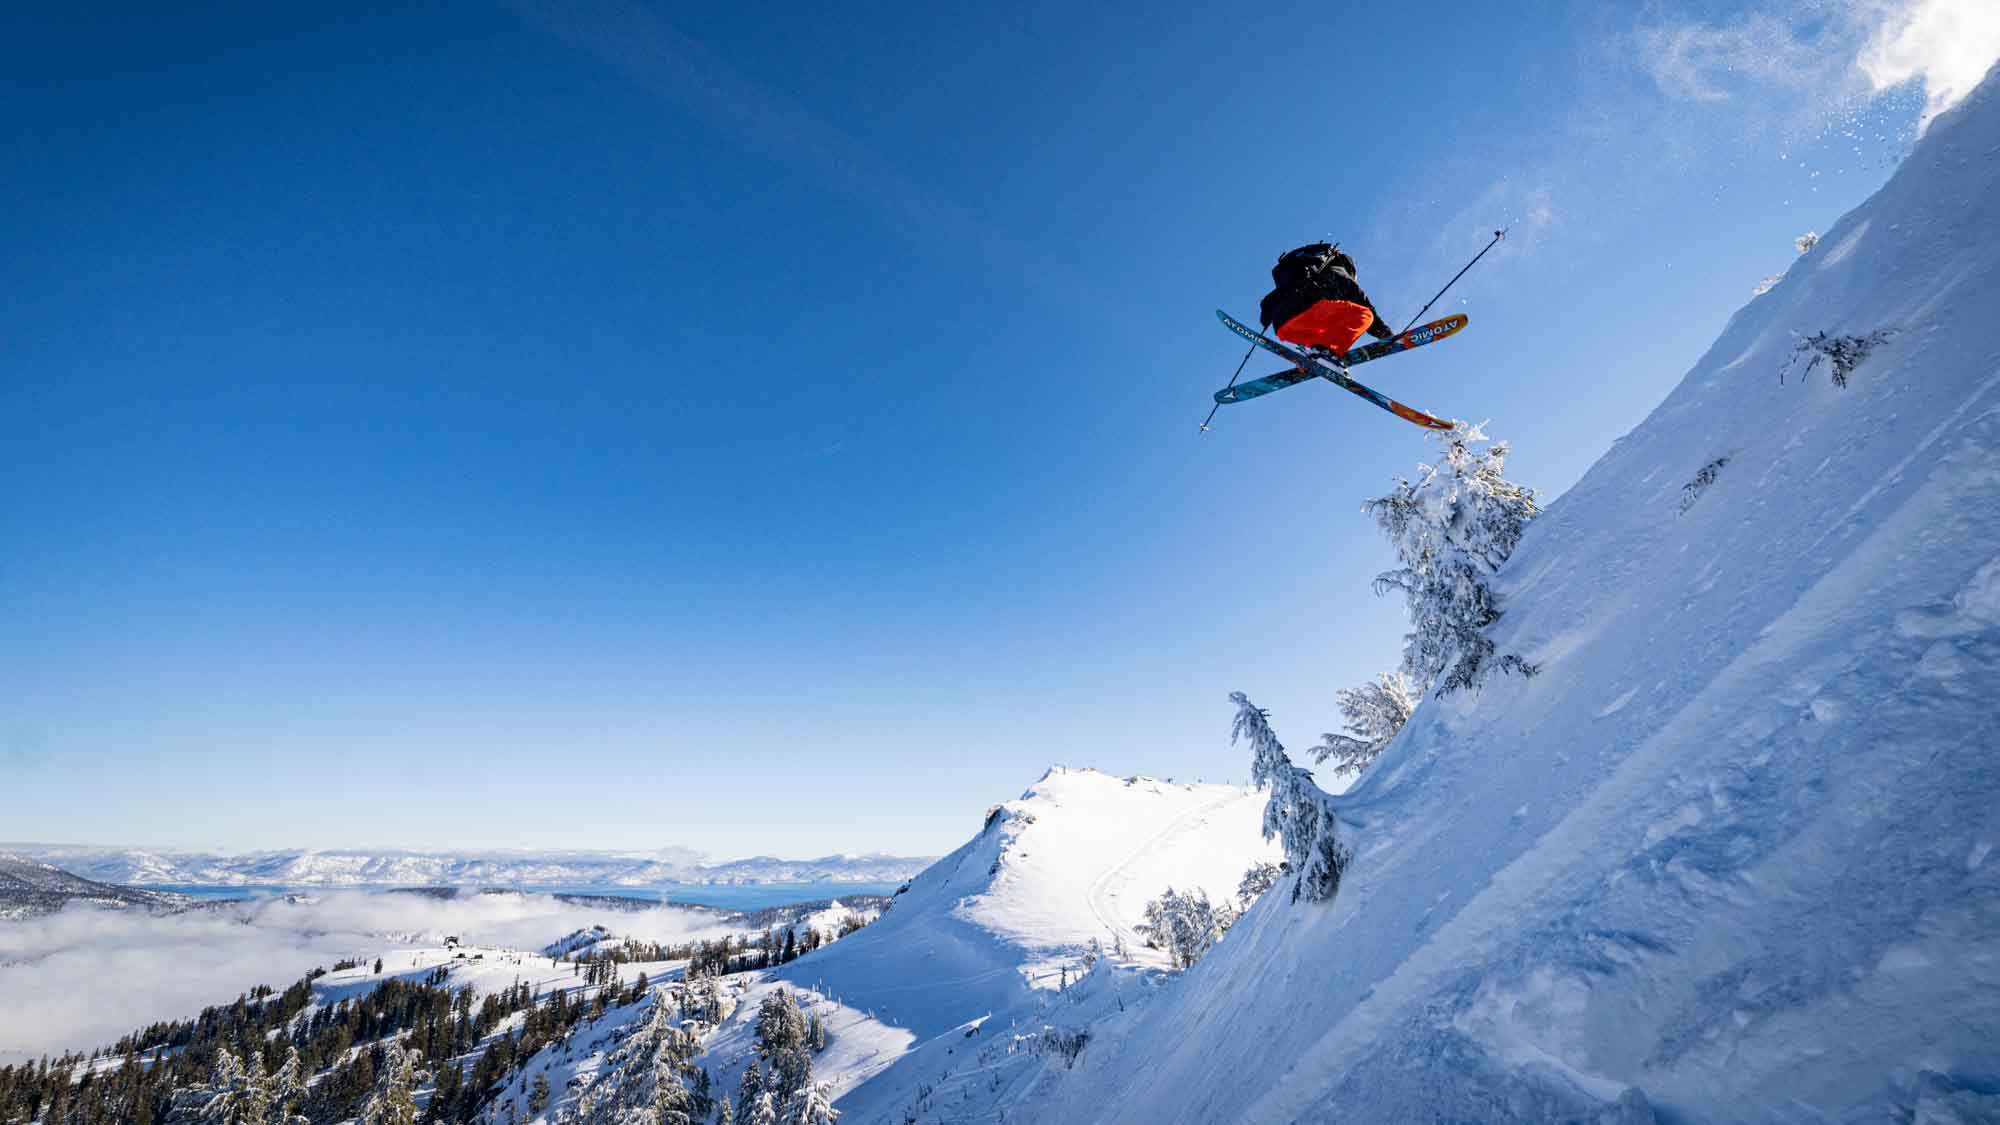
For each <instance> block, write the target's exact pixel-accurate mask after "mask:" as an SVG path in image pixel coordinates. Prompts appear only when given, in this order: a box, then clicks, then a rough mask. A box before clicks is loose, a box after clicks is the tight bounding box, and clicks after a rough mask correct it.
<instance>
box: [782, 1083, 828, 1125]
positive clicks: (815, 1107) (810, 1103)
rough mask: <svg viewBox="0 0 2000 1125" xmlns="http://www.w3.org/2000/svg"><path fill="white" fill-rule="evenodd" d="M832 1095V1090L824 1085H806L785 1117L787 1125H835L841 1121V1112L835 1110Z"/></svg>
mask: <svg viewBox="0 0 2000 1125" xmlns="http://www.w3.org/2000/svg"><path fill="white" fill-rule="evenodd" d="M831 1095H832V1090H831V1088H830V1087H828V1086H826V1085H824V1084H822V1083H818V1082H808V1083H806V1084H805V1087H804V1088H803V1089H801V1090H800V1091H799V1094H798V1097H797V1099H796V1100H795V1104H794V1105H793V1106H792V1107H791V1112H790V1113H788V1114H786V1116H785V1123H786V1125H833V1123H834V1122H835V1121H838V1120H840V1111H839V1110H837V1109H835V1108H833V1098H832V1096H831Z"/></svg>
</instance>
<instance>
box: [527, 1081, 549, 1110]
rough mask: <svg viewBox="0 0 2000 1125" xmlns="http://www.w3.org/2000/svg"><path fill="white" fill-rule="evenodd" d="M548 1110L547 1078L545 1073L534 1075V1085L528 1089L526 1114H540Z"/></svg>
mask: <svg viewBox="0 0 2000 1125" xmlns="http://www.w3.org/2000/svg"><path fill="white" fill-rule="evenodd" d="M547 1108H549V1076H548V1072H547V1071H538V1072H536V1074H535V1084H534V1085H533V1086H531V1087H529V1089H528V1112H529V1113H540V1112H542V1111H543V1110H545V1109H547Z"/></svg>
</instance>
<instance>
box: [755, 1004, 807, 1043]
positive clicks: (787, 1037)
mask: <svg viewBox="0 0 2000 1125" xmlns="http://www.w3.org/2000/svg"><path fill="white" fill-rule="evenodd" d="M805 1041H806V1017H805V1013H803V1012H801V1011H799V1005H798V1003H797V1001H794V1000H793V999H792V996H791V993H789V992H786V991H785V990H784V989H782V988H780V989H778V990H776V991H774V992H772V993H771V994H770V995H769V996H766V997H764V1002H763V1003H762V1004H759V1005H758V1006H757V1051H758V1053H759V1054H762V1055H766V1056H769V1055H774V1054H777V1053H780V1052H783V1051H788V1050H791V1049H793V1048H795V1047H801V1046H804V1045H805Z"/></svg>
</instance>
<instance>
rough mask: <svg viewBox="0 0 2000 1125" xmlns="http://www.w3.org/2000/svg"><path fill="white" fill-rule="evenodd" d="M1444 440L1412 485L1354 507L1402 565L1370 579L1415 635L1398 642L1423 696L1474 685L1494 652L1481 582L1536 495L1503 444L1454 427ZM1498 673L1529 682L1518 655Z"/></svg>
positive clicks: (1529, 669) (1502, 558) (1496, 613)
mask: <svg viewBox="0 0 2000 1125" xmlns="http://www.w3.org/2000/svg"><path fill="white" fill-rule="evenodd" d="M1435 436H1436V437H1437V438H1438V440H1440V441H1442V442H1443V443H1444V447H1445V448H1444V456H1442V457H1440V458H1439V459H1438V463H1437V464H1436V465H1418V466H1417V476H1416V479H1415V480H1402V479H1399V480H1398V481H1397V484H1396V488H1395V490H1394V491H1392V492H1390V493H1389V495H1387V496H1382V497H1378V498H1377V499H1374V500H1370V501H1368V502H1367V503H1365V504H1363V505H1362V510H1363V511H1365V512H1367V513H1368V514H1369V515H1371V516H1373V517H1375V523H1376V525H1377V526H1379V527H1380V528H1381V529H1382V532H1383V534H1385V535H1387V536H1388V537H1389V542H1390V543H1391V544H1392V545H1393V546H1394V547H1395V549H1396V556H1397V558H1398V559H1399V560H1400V561H1401V562H1402V564H1403V565H1402V566H1401V567H1399V568H1398V569H1396V570H1390V571H1385V572H1383V573H1382V574H1380V575H1377V576H1376V578H1375V592H1376V593H1378V594H1380V593H1384V592H1386V591H1389V590H1401V591H1403V594H1404V596H1405V597H1406V598H1407V599H1408V601H1409V612H1410V621H1411V624H1412V625H1413V626H1414V628H1413V629H1412V630H1411V632H1410V633H1409V634H1408V635H1407V636H1405V637H1404V639H1403V671H1404V673H1406V674H1407V675H1408V676H1409V677H1410V678H1411V679H1412V680H1414V681H1415V682H1416V684H1417V686H1418V687H1419V688H1420V689H1421V690H1423V691H1431V690H1436V691H1437V692H1438V694H1440V695H1443V694H1447V693H1450V692H1452V691H1456V690H1458V689H1459V688H1468V687H1477V686H1478V685H1479V683H1480V681H1481V680H1482V679H1483V678H1484V676H1485V673H1486V671H1487V668H1488V666H1489V665H1488V662H1489V661H1490V660H1491V659H1492V657H1493V652H1494V645H1493V642H1492V641H1491V640H1488V639H1487V637H1486V635H1485V632H1484V630H1485V628H1486V627H1487V626H1488V625H1491V624H1493V622H1494V621H1496V620H1498V619H1499V617H1500V607H1499V603H1498V600H1497V599H1496V598H1495V597H1494V594H1493V590H1492V587H1491V586H1490V585H1489V584H1488V581H1487V580H1488V579H1489V578H1490V577H1492V575H1493V574H1494V573H1495V572H1496V571H1498V570H1499V569H1500V565H1501V564H1502V563H1504V562H1506V561H1507V556H1508V555H1511V554H1513V552H1514V547H1515V546H1516V545H1517V544H1518V543H1520V541H1521V531H1522V529H1523V528H1524V527H1526V526H1527V523H1528V521H1529V520H1531V519H1533V518H1534V517H1535V516H1536V515H1537V514H1539V513H1540V511H1541V509H1540V508H1538V507H1537V506H1536V505H1535V494H1534V492H1533V491H1532V490H1530V489H1527V488H1523V487H1521V486H1520V485H1518V484H1515V483H1514V482H1513V481H1510V480H1508V479H1507V478H1506V477H1505V476H1504V475H1503V473H1502V470H1503V469H1504V468H1505V467H1506V463H1507V453H1508V446H1507V443H1506V442H1493V443H1492V444H1491V445H1489V446H1488V447H1487V448H1485V449H1479V448H1476V446H1477V445H1479V444H1480V443H1483V442H1486V441H1487V440H1488V439H1487V437H1486V435H1485V434H1483V433H1481V432H1480V430H1479V427H1478V426H1473V425H1466V424H1460V425H1459V426H1458V427H1457V428H1456V429H1453V430H1451V431H1450V432H1448V433H1443V434H1438V435H1435ZM1499 664H1500V666H1501V667H1502V668H1505V669H1509V670H1514V671H1520V672H1522V673H1525V674H1529V675H1532V674H1533V673H1534V667H1533V666H1532V665H1530V664H1528V663H1526V662H1525V661H1523V660H1522V659H1521V658H1520V657H1518V656H1513V655H1508V656H1504V657H1501V658H1500V660H1499Z"/></svg>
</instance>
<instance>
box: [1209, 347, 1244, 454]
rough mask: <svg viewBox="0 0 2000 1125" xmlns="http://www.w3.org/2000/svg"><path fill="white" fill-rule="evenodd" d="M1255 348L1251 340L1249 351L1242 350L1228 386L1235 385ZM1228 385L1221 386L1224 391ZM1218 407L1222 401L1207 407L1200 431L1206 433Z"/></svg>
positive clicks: (1220, 406)
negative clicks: (1206, 415)
mask: <svg viewBox="0 0 2000 1125" xmlns="http://www.w3.org/2000/svg"><path fill="white" fill-rule="evenodd" d="M1256 350H1257V345H1256V344H1255V343H1254V342H1253V343H1252V344H1251V345H1250V351H1246V352H1244V353H1243V362H1242V363H1239V364H1237V365H1236V374H1234V375H1231V376H1230V377H1229V387H1233V386H1235V385H1236V380H1238V379H1241V378H1242V377H1243V368H1244V367H1245V366H1246V365H1248V364H1249V362H1250V352H1254V351H1256ZM1229 387H1224V388H1222V389H1223V390H1225V391H1226V390H1228V389H1229ZM1220 409H1222V403H1220V402H1217V403H1216V404H1215V405H1214V406H1211V407H1209V408H1208V417H1206V418H1203V419H1202V420H1201V432H1202V433H1207V432H1208V424H1209V423H1210V422H1213V421H1215V412H1216V411H1218V410H1220Z"/></svg>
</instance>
